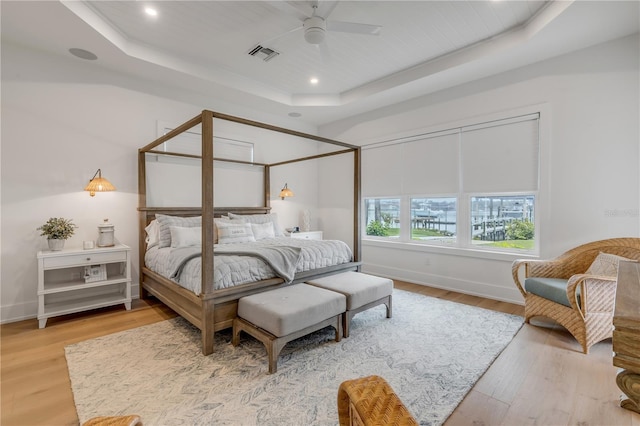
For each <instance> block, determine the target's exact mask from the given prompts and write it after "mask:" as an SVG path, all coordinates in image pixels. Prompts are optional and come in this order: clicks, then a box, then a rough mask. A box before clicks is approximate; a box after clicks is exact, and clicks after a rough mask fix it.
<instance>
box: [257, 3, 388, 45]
mask: <svg viewBox="0 0 640 426" xmlns="http://www.w3.org/2000/svg"><path fill="white" fill-rule="evenodd" d="M338 3H339V2H338V1H324V2H322V8H321V9H322V10H321V11H320V10H318V9H319V2H318V0H312V1H310V2H309V4H310V5H311V9H312V11H311V15H309V14H308V11H306V10H305V11H302V10H301V9H303V8H304V9H307V10H308V8H307V7H305V6H301V5H300V4H299V2H295V3H294V2H285V1H282V2H281V1H276V2H270V4H272V5H273V6H274V7H276V8H277V9H278V10H280V11H282V12H284V13H286V14H289V15H292V16H295V17H296V18H297V19H299V20H300V21H302V25H301V26H298V27H296V28H293V29H291V30H289V31H287V32H286V33H283V34H280V35H277V36H275V37H273V38H270V39H268V40H266V41H264V42H262V43H260V45H261V46H265V45H267V44H269V43H271V42H273V41H275V40H277V39H279V38H281V37H284V36H286V35H289V34H291V33H293V32H295V31H298V30H300V29H302V30H304V39H305V40H306V42H307V43H309V44H313V45H316V46H318V45H322V44H323V42H324V41H325V37H326V35H327V32H333V31H337V32H343V33H351V34H361V35H379V34H380V30H381V29H382V27H381V26H380V25H372V24H359V23H356V22H342V21H334V20H329V19H328V17H329V15H330V14H331V12H333V9H335V7H336V6H337V5H338ZM325 47H326V46H325Z"/></svg>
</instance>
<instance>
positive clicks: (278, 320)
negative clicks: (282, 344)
mask: <svg viewBox="0 0 640 426" xmlns="http://www.w3.org/2000/svg"><path fill="white" fill-rule="evenodd" d="M346 309H347V300H346V297H345V296H344V295H342V294H340V293H336V292H334V291H329V290H325V289H322V288H319V287H314V286H312V285H307V284H295V285H291V286H288V287H283V288H279V289H276V290H270V291H265V292H263V293H258V294H252V295H251V296H245V297H242V298H240V300H239V301H238V316H239V317H240V318H243V319H245V320H247V321H249V322H250V323H252V324H254V325H257V326H258V327H260V328H263V329H265V330H267V331H268V332H269V333H271V334H273V335H274V336H276V337H282V336H286V335H288V334H291V333H294V332H296V331H299V330H302V329H304V328H306V327H309V326H311V325H314V324H317V323H319V322H322V321H324V320H326V319H328V318H331V317H335V316H337V315H340V314H341V313H343V312H344V311H345V310H346Z"/></svg>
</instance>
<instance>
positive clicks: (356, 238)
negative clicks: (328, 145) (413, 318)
mask: <svg viewBox="0 0 640 426" xmlns="http://www.w3.org/2000/svg"><path fill="white" fill-rule="evenodd" d="M360 166H361V160H360V147H358V148H356V149H355V150H354V151H353V260H354V261H356V262H360V260H361V259H360V256H361V250H362V246H361V242H362V240H361V238H360V232H361V230H362V226H361V220H362V216H361V215H360V208H361V205H360V204H361V203H360V197H361V195H362V194H361V185H360ZM359 270H360V266H359V265H358V271H359Z"/></svg>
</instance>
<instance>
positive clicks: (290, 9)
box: [267, 0, 311, 21]
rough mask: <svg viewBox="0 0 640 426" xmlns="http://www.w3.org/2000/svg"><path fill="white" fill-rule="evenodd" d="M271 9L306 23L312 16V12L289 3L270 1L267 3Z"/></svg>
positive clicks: (276, 0)
mask: <svg viewBox="0 0 640 426" xmlns="http://www.w3.org/2000/svg"><path fill="white" fill-rule="evenodd" d="M267 3H268V4H269V5H270V6H271V7H273V8H275V9H278V10H279V11H280V12H282V13H285V14H287V15H289V16H293V17H295V18H296V19H298V20H299V21H304V20H305V19H307V18H308V17H309V16H311V10H302V9H301V8H299V7H298V6H297V5H296V4H292V3H289V2H287V1H281V0H280V1H278V0H275V1H269V2H267Z"/></svg>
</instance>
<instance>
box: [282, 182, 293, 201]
mask: <svg viewBox="0 0 640 426" xmlns="http://www.w3.org/2000/svg"><path fill="white" fill-rule="evenodd" d="M285 197H293V191H292V190H290V189H289V188H288V187H287V184H286V183H285V184H284V188H282V190H281V191H280V198H282V199H283V200H284V199H285Z"/></svg>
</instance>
